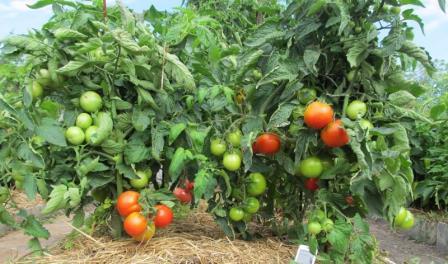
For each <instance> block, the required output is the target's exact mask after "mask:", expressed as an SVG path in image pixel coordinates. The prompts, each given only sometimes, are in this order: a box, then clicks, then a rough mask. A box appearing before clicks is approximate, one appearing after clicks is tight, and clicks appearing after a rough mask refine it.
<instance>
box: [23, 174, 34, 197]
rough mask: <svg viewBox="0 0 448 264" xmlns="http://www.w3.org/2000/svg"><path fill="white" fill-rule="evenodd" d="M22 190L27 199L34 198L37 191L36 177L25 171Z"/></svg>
mask: <svg viewBox="0 0 448 264" xmlns="http://www.w3.org/2000/svg"><path fill="white" fill-rule="evenodd" d="M23 190H24V191H25V194H26V196H27V197H28V199H29V200H34V199H35V198H36V193H37V183H36V178H35V177H34V175H33V174H31V173H27V174H26V175H25V180H24V181H23Z"/></svg>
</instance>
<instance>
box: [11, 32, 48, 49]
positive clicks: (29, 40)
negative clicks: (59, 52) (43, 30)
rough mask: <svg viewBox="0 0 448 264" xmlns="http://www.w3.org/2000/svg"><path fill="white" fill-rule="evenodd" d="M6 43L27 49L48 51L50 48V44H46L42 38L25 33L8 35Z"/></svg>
mask: <svg viewBox="0 0 448 264" xmlns="http://www.w3.org/2000/svg"><path fill="white" fill-rule="evenodd" d="M4 43H5V44H8V45H11V46H14V47H19V48H22V49H25V50H27V51H43V52H47V51H49V49H50V46H48V45H46V44H45V43H43V42H41V41H40V40H38V39H35V38H33V37H30V36H24V35H17V36H11V37H8V38H6V39H5V40H4Z"/></svg>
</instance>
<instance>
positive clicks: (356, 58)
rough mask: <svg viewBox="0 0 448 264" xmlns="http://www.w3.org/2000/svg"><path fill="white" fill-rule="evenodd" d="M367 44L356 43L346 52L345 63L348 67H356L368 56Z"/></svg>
mask: <svg viewBox="0 0 448 264" xmlns="http://www.w3.org/2000/svg"><path fill="white" fill-rule="evenodd" d="M369 53H370V52H369V44H368V43H365V42H363V41H358V42H356V43H355V45H353V46H352V47H351V48H350V49H349V50H348V52H347V61H348V62H349V63H350V66H351V67H352V68H353V67H358V66H359V65H361V63H362V62H363V61H364V60H365V59H366V58H367V56H369Z"/></svg>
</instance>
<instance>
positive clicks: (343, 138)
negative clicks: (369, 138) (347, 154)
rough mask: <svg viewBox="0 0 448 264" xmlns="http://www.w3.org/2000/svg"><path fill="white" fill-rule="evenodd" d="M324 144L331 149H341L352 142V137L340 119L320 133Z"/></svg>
mask: <svg viewBox="0 0 448 264" xmlns="http://www.w3.org/2000/svg"><path fill="white" fill-rule="evenodd" d="M320 138H321V139H322V141H323V142H324V144H325V145H326V146H328V147H331V148H339V147H342V146H344V145H347V144H348V142H350V137H349V136H348V134H347V130H345V128H344V125H343V124H342V121H341V120H340V119H338V120H336V121H334V122H331V123H330V124H328V126H326V127H325V128H324V129H323V130H322V131H321V133H320Z"/></svg>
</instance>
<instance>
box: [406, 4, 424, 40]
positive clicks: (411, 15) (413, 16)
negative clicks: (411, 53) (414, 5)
mask: <svg viewBox="0 0 448 264" xmlns="http://www.w3.org/2000/svg"><path fill="white" fill-rule="evenodd" d="M401 15H402V16H403V19H404V20H412V21H415V22H417V23H418V25H419V26H420V30H421V31H422V33H423V34H425V28H424V24H423V19H422V18H421V17H419V16H418V15H416V14H414V9H407V10H404V11H403V12H401Z"/></svg>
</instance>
